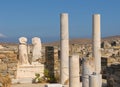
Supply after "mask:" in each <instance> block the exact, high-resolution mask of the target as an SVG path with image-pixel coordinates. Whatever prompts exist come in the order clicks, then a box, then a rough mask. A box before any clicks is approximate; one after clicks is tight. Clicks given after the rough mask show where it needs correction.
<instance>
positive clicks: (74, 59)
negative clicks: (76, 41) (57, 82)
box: [69, 54, 80, 87]
mask: <svg viewBox="0 0 120 87" xmlns="http://www.w3.org/2000/svg"><path fill="white" fill-rule="evenodd" d="M69 61H70V62H69V79H70V82H69V87H80V74H79V55H77V54H74V55H72V56H70V60H69Z"/></svg>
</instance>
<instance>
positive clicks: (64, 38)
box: [60, 13, 69, 85]
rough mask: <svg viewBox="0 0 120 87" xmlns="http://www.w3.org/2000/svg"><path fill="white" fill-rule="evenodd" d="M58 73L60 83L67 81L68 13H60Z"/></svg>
mask: <svg viewBox="0 0 120 87" xmlns="http://www.w3.org/2000/svg"><path fill="white" fill-rule="evenodd" d="M60 52H61V53H60V59H61V61H60V67H61V69H60V73H61V76H60V78H61V84H63V85H64V84H68V82H69V33H68V14H67V13H62V14H60Z"/></svg>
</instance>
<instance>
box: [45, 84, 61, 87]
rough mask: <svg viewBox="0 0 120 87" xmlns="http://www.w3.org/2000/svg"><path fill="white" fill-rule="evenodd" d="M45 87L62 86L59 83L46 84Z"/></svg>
mask: <svg viewBox="0 0 120 87" xmlns="http://www.w3.org/2000/svg"><path fill="white" fill-rule="evenodd" d="M45 87H63V86H62V85H61V84H47V85H45Z"/></svg>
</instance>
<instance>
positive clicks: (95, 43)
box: [92, 14, 102, 87]
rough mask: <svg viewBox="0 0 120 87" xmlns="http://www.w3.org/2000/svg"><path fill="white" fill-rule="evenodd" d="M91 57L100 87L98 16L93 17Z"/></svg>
mask: <svg viewBox="0 0 120 87" xmlns="http://www.w3.org/2000/svg"><path fill="white" fill-rule="evenodd" d="M92 35H93V41H92V42H93V57H94V64H95V73H96V74H97V75H98V76H99V78H98V81H99V83H100V85H99V86H98V87H101V85H102V78H101V74H100V73H101V31H100V14H94V15H93V34H92Z"/></svg>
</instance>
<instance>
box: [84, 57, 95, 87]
mask: <svg viewBox="0 0 120 87" xmlns="http://www.w3.org/2000/svg"><path fill="white" fill-rule="evenodd" d="M92 68H93V67H92V66H91V65H90V60H89V59H88V58H83V60H82V87H89V75H91V74H92V73H93V71H94V70H93V69H92Z"/></svg>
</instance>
